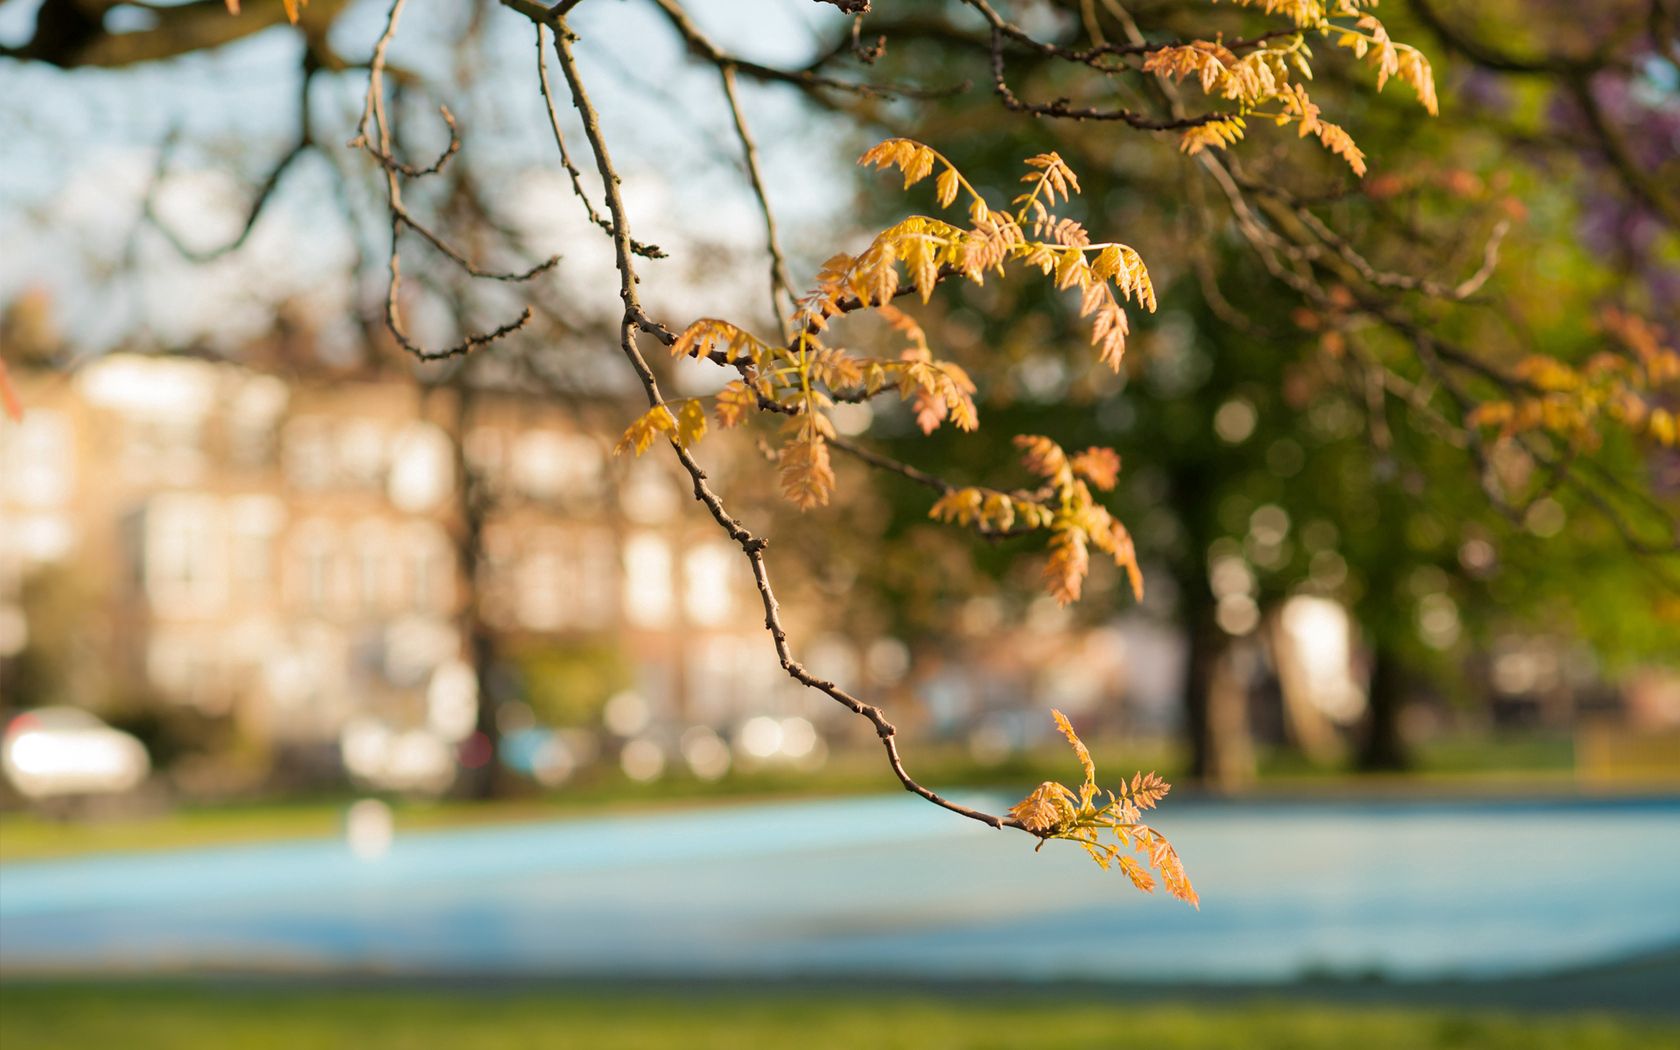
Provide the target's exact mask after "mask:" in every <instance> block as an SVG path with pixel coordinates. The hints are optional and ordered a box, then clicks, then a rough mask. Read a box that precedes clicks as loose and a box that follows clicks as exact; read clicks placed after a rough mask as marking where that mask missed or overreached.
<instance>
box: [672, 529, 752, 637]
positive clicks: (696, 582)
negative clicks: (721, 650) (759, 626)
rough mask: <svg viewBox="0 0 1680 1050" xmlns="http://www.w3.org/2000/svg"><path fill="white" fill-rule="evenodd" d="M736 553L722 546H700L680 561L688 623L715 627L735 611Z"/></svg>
mask: <svg viewBox="0 0 1680 1050" xmlns="http://www.w3.org/2000/svg"><path fill="white" fill-rule="evenodd" d="M740 564H741V563H740V560H739V557H738V553H737V552H736V551H734V549H733V548H731V547H729V546H728V545H726V544H722V543H713V542H708V543H703V544H700V545H699V546H696V547H692V548H690V549H689V551H688V554H687V555H686V556H685V557H684V559H683V610H684V612H685V613H687V615H688V620H689V622H690V623H693V624H698V625H700V626H703V627H716V626H718V625H720V624H723V623H725V622H727V621H728V619H729V614H730V613H731V612H733V611H734V607H735V601H734V593H733V587H732V585H733V584H734V582H735V571H736V569H737V567H738V566H739V565H740Z"/></svg>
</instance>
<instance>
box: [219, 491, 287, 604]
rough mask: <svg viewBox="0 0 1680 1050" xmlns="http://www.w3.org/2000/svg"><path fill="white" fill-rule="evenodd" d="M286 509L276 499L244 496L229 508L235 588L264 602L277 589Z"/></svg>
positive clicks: (233, 501) (230, 504) (249, 596)
mask: <svg viewBox="0 0 1680 1050" xmlns="http://www.w3.org/2000/svg"><path fill="white" fill-rule="evenodd" d="M285 520H286V510H285V506H284V505H283V504H282V503H281V502H280V501H279V500H278V499H276V498H275V497H273V496H240V497H238V498H237V499H234V500H232V501H231V502H230V503H229V505H228V529H229V534H230V535H229V544H230V547H231V555H232V556H231V559H230V560H231V562H232V571H233V582H234V588H235V590H236V591H237V593H238V594H239V595H240V596H241V597H244V598H254V599H261V598H264V597H266V596H267V595H268V594H269V592H270V591H271V590H272V589H273V587H274V538H275V537H276V536H278V535H279V534H280V527H281V526H282V525H283V524H284V523H285Z"/></svg>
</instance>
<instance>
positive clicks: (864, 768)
mask: <svg viewBox="0 0 1680 1050" xmlns="http://www.w3.org/2000/svg"><path fill="white" fill-rule="evenodd" d="M1093 750H1094V752H1095V757H1096V761H1097V768H1098V770H1099V771H1100V772H1101V773H1102V775H1103V776H1104V777H1105V779H1106V778H1108V777H1110V776H1111V775H1112V776H1113V777H1116V778H1117V777H1120V776H1123V775H1128V774H1130V773H1131V772H1132V771H1135V770H1138V769H1158V770H1161V771H1162V772H1164V773H1166V775H1167V776H1168V777H1169V778H1171V777H1173V776H1175V775H1176V768H1177V766H1178V765H1179V761H1178V757H1177V756H1176V755H1175V754H1174V753H1173V752H1172V751H1171V750H1167V749H1157V750H1151V751H1137V750H1132V751H1115V750H1111V749H1109V748H1104V747H1102V746H1098V747H1096V748H1094V749H1093ZM1418 758H1419V761H1418V766H1417V768H1416V770H1415V771H1413V772H1412V773H1409V774H1391V775H1385V776H1369V777H1354V776H1350V775H1349V774H1348V773H1347V772H1346V770H1343V769H1333V768H1325V767H1314V766H1311V765H1309V764H1307V763H1305V762H1304V761H1303V760H1301V759H1300V758H1299V757H1298V756H1293V755H1290V754H1287V753H1278V754H1266V755H1262V756H1261V762H1260V770H1259V774H1260V778H1259V783H1258V791H1259V793H1260V794H1261V795H1264V794H1265V793H1267V792H1274V793H1275V792H1285V793H1288V794H1291V795H1308V796H1311V795H1324V796H1326V797H1337V798H1346V797H1362V796H1363V797H1373V796H1374V797H1382V796H1392V795H1408V794H1413V793H1420V794H1443V793H1445V794H1470V795H1488V796H1515V795H1522V794H1535V793H1545V794H1560V793H1569V792H1571V791H1573V790H1575V789H1576V786H1577V785H1576V782H1575V780H1574V776H1573V770H1572V752H1571V748H1570V744H1569V742H1568V741H1567V740H1566V739H1561V738H1555V739H1554V738H1533V739H1531V738H1516V739H1513V740H1509V741H1490V740H1484V739H1477V740H1476V741H1453V740H1447V741H1441V742H1437V743H1436V744H1433V745H1431V746H1430V747H1429V748H1426V749H1424V750H1423V751H1422V752H1421V753H1420V754H1419V756H1418ZM912 763H913V765H914V767H915V772H916V774H917V776H918V777H919V778H920V779H921V780H922V781H923V782H924V783H928V784H933V785H938V786H940V787H943V788H949V789H962V788H970V789H990V790H997V791H1003V792H1019V793H1025V792H1026V791H1027V789H1029V788H1030V787H1031V786H1033V785H1035V784H1037V783H1038V782H1040V781H1042V780H1047V779H1062V780H1068V779H1077V777H1078V775H1079V770H1078V767H1077V765H1076V764H1075V763H1074V760H1073V757H1072V755H1071V754H1070V753H1069V752H1068V751H1067V750H1066V749H1065V748H1062V747H1048V748H1046V749H1044V750H1040V751H1034V752H1029V753H1025V754H1019V755H1015V756H1011V757H1010V758H1009V759H1007V760H1006V761H1004V762H1002V763H997V764H988V765H982V764H979V763H976V762H975V761H974V760H973V758H972V757H971V756H970V755H969V754H968V752H967V750H966V749H964V748H962V747H960V746H956V745H950V744H925V745H921V746H919V748H918V750H917V751H916V753H915V755H914V757H913V759H912ZM1653 786H1654V787H1657V788H1662V789H1667V790H1673V789H1674V788H1675V787H1676V786H1680V782H1676V781H1673V780H1670V781H1668V782H1665V783H1664V784H1660V785H1647V784H1636V785H1632V787H1635V788H1638V787H1644V788H1651V787H1653ZM898 790H899V788H898V783H897V781H895V780H893V779H892V776H891V774H890V773H889V771H888V770H887V768H886V764H885V763H884V762H883V761H882V760H881V757H880V755H879V753H878V752H876V751H874V750H867V751H864V752H861V753H847V754H844V755H841V756H837V757H836V758H835V759H834V760H833V761H831V762H829V763H828V765H826V766H825V767H823V768H822V769H821V770H818V771H815V772H804V771H799V770H791V769H762V770H753V771H745V772H736V773H732V774H731V775H730V776H728V777H726V778H724V779H723V780H720V781H717V782H715V783H709V782H704V781H700V780H696V779H694V778H692V777H686V776H677V777H672V778H668V779H666V780H662V781H658V782H655V783H651V784H637V783H633V782H631V781H629V780H627V779H626V778H624V777H623V776H621V775H619V774H618V773H617V772H616V770H596V771H593V772H592V773H590V774H589V775H587V776H586V777H584V778H581V779H579V780H577V781H574V782H572V783H569V784H567V785H565V786H564V787H562V788H560V789H559V790H557V791H555V792H552V793H549V794H546V795H536V794H531V795H527V796H524V797H519V798H514V799H509V800H503V801H497V802H493V803H474V802H455V801H445V802H420V801H413V800H408V801H404V800H394V802H393V805H394V806H395V809H396V816H397V826H398V828H399V829H401V830H409V831H413V830H422V829H426V828H438V827H451V826H460V825H465V824H478V823H490V822H510V821H522V820H542V819H553V818H556V817H570V816H588V815H591V814H601V813H625V812H634V811H636V810H647V809H655V808H659V809H671V808H680V807H682V806H688V805H708V804H715V803H718V802H726V801H754V800H763V799H791V798H811V797H821V796H837V795H858V794H870V793H889V792H897V791H898ZM352 798H353V796H350V795H348V794H344V795H330V796H315V797H306V798H293V799H287V800H257V801H246V802H231V803H218V804H208V805H206V804H198V805H185V806H181V807H179V808H177V809H173V810H169V811H166V812H160V813H156V814H152V815H139V816H134V815H130V816H127V817H124V818H122V819H117V818H116V817H104V818H99V817H88V816H82V817H77V818H75V819H57V818H52V817H48V816H44V815H41V814H37V813H32V812H27V811H22V812H10V813H0V862H6V861H17V860H30V859H36V858H44V857H56V856H71V855H75V854H79V853H89V852H103V851H130V850H155V849H174V848H184V847H191V846H206V845H227V844H237V843H242V842H259V841H267V840H271V839H281V838H305V837H314V836H329V835H335V834H337V833H338V832H339V830H340V828H341V822H342V820H343V818H344V809H345V807H346V806H347V805H349V803H350V802H351V801H352ZM1167 805H1168V806H1169V807H1170V806H1171V805H1172V801H1171V800H1170V799H1169V800H1168V802H1167Z"/></svg>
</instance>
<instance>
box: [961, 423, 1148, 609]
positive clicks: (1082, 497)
mask: <svg viewBox="0 0 1680 1050" xmlns="http://www.w3.org/2000/svg"><path fill="white" fill-rule="evenodd" d="M1015 444H1016V446H1017V447H1019V448H1021V449H1022V450H1023V452H1024V455H1023V457H1022V462H1023V463H1024V464H1025V465H1026V468H1027V469H1028V470H1030V471H1032V472H1033V473H1034V474H1036V475H1038V476H1039V477H1040V478H1042V479H1043V480H1044V483H1043V484H1042V485H1041V486H1040V487H1039V488H1038V489H1036V490H1033V491H1025V490H1018V491H1015V492H1007V493H1006V492H1000V491H997V490H996V489H985V488H959V489H952V490H951V491H949V492H947V493H946V494H945V495H943V496H941V497H940V498H939V500H938V501H937V502H935V503H934V505H933V507H932V508H931V509H930V510H929V511H928V516H929V517H931V518H935V519H937V520H939V521H947V522H954V523H956V524H958V525H964V526H972V527H973V528H975V529H976V530H978V531H979V532H980V533H981V534H982V535H991V536H1000V535H1012V534H1014V533H1015V532H1016V531H1017V530H1019V531H1029V532H1030V531H1038V530H1045V531H1048V532H1049V533H1050V560H1049V561H1048V562H1047V563H1046V564H1045V567H1044V583H1045V587H1046V589H1047V590H1049V592H1050V594H1051V596H1052V597H1054V598H1055V599H1056V600H1057V601H1058V602H1060V603H1061V604H1063V605H1066V604H1068V603H1070V602H1076V601H1078V600H1079V595H1080V592H1081V591H1082V590H1083V588H1084V583H1085V575H1086V573H1087V572H1088V571H1089V569H1090V565H1091V557H1090V548H1091V547H1096V548H1097V549H1098V550H1099V551H1101V552H1103V553H1104V554H1107V555H1108V556H1109V557H1111V558H1113V559H1114V563H1115V564H1116V565H1118V566H1120V568H1122V569H1124V570H1125V572H1126V576H1127V579H1128V580H1129V581H1130V582H1131V585H1132V594H1133V596H1134V597H1136V598H1137V600H1139V601H1142V600H1143V573H1142V572H1141V571H1140V570H1139V568H1138V563H1137V550H1136V548H1135V546H1134V545H1133V543H1132V536H1131V533H1130V532H1129V531H1128V530H1127V529H1126V526H1124V525H1122V524H1121V523H1120V522H1119V521H1118V520H1116V519H1115V517H1114V516H1113V515H1112V514H1110V513H1109V512H1108V510H1107V508H1105V507H1104V506H1103V505H1102V504H1100V503H1098V502H1097V500H1096V497H1095V496H1093V495H1092V493H1091V487H1092V486H1095V487H1096V488H1098V489H1100V490H1101V491H1103V492H1107V491H1110V490H1111V489H1113V488H1114V485H1115V483H1116V482H1117V481H1118V480H1119V475H1120V456H1119V455H1118V454H1117V453H1116V452H1115V451H1114V450H1113V449H1111V448H1097V447H1092V448H1088V449H1086V450H1085V451H1084V452H1080V453H1078V454H1076V455H1073V456H1069V455H1068V454H1067V453H1066V452H1065V451H1063V450H1062V447H1061V446H1060V445H1058V444H1056V443H1055V442H1054V441H1052V440H1050V439H1049V438H1047V437H1041V436H1038V435H1035V434H1020V435H1017V436H1016V438H1015Z"/></svg>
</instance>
